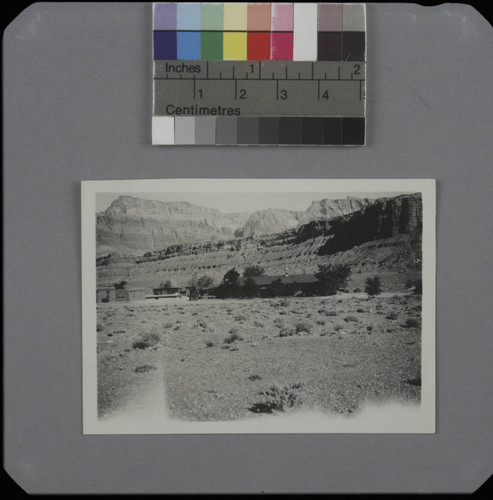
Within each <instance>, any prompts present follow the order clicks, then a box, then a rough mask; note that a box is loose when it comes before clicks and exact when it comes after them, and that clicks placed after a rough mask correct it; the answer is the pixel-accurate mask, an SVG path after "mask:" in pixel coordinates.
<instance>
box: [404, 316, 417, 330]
mask: <svg viewBox="0 0 493 500" xmlns="http://www.w3.org/2000/svg"><path fill="white" fill-rule="evenodd" d="M405 326H406V328H417V327H418V326H419V320H417V319H416V318H407V319H406V324H405Z"/></svg>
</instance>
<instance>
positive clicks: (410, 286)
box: [404, 279, 414, 288]
mask: <svg viewBox="0 0 493 500" xmlns="http://www.w3.org/2000/svg"><path fill="white" fill-rule="evenodd" d="M413 286H414V281H413V280H411V279H408V280H407V281H406V283H405V284H404V288H412V287H413Z"/></svg>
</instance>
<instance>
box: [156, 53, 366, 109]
mask: <svg viewBox="0 0 493 500" xmlns="http://www.w3.org/2000/svg"><path fill="white" fill-rule="evenodd" d="M365 91H366V64H365V63H364V62H361V61H335V62H332V61H162V60H159V61H154V105H153V114H154V116H211V115H212V116H237V117H238V116H243V117H249V116H251V117H254V116H255V117H262V116H266V117H267V116H270V117H277V116H281V117H282V116H290V117H361V118H363V117H364V116H365Z"/></svg>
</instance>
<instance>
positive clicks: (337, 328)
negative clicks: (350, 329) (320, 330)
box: [334, 325, 344, 332]
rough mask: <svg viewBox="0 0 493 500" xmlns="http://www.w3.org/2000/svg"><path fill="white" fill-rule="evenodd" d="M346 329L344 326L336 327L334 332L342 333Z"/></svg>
mask: <svg viewBox="0 0 493 500" xmlns="http://www.w3.org/2000/svg"><path fill="white" fill-rule="evenodd" d="M343 328H344V326H343V325H334V331H335V332H340V331H341V330H342V329H343Z"/></svg>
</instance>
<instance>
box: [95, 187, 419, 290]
mask: <svg viewBox="0 0 493 500" xmlns="http://www.w3.org/2000/svg"><path fill="white" fill-rule="evenodd" d="M421 227H422V203H421V196H420V195H419V194H415V195H403V196H398V197H395V198H383V199H379V200H376V201H375V202H374V203H372V204H368V205H366V206H364V207H363V208H361V209H360V210H359V211H358V212H355V213H353V214H348V215H344V216H340V217H337V218H334V219H328V220H316V221H311V222H309V223H307V224H304V225H302V226H299V227H296V228H294V229H288V230H286V231H284V232H278V233H276V234H269V235H263V236H259V237H255V236H254V237H251V236H248V237H236V238H235V237H231V238H230V239H229V240H217V241H211V240H208V241H205V242H200V241H198V240H197V239H196V238H195V239H194V240H193V241H192V242H191V243H188V244H187V243H184V242H183V241H181V242H180V244H178V245H176V246H174V247H167V248H161V249H160V250H159V251H156V252H153V253H151V254H150V255H148V256H142V255H141V256H140V257H138V258H136V257H121V256H118V255H113V256H112V257H101V258H100V259H98V263H97V272H98V283H99V284H100V285H106V284H112V283H115V282H117V281H120V280H125V281H128V282H129V283H132V284H134V285H136V286H154V285H156V284H158V283H159V282H160V281H164V280H166V279H170V280H171V281H172V282H173V283H176V284H177V285H180V286H182V285H183V286H185V285H186V284H187V282H188V281H189V280H190V278H191V277H192V276H193V275H194V274H195V275H197V276H201V275H203V274H207V275H208V276H210V277H212V278H213V279H214V280H215V283H216V284H219V283H220V282H221V279H222V277H223V276H224V274H225V273H226V271H228V270H230V269H231V268H232V267H236V268H237V269H239V270H240V271H241V270H242V269H243V268H245V267H247V266H250V265H260V266H262V267H264V269H265V272H266V274H271V275H274V274H284V272H286V270H288V272H289V273H292V274H301V273H303V274H304V273H313V272H316V271H317V269H318V266H319V265H322V264H328V263H334V264H348V265H350V266H351V267H352V268H353V271H354V273H355V274H356V273H357V272H358V271H360V272H361V271H362V272H376V270H378V269H384V270H392V269H393V270H398V271H400V272H401V271H403V270H407V269H416V268H417V267H418V268H419V266H420V264H419V262H420V260H421V241H422V237H421V232H422V231H421Z"/></svg>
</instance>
